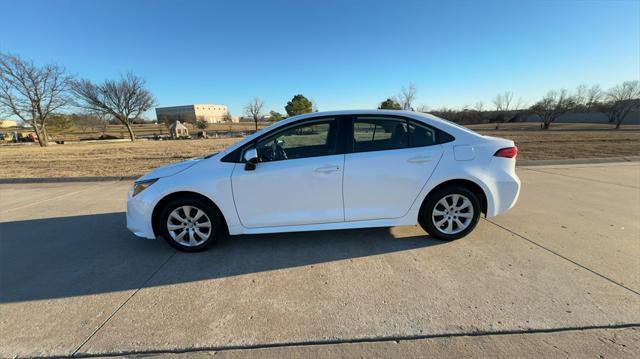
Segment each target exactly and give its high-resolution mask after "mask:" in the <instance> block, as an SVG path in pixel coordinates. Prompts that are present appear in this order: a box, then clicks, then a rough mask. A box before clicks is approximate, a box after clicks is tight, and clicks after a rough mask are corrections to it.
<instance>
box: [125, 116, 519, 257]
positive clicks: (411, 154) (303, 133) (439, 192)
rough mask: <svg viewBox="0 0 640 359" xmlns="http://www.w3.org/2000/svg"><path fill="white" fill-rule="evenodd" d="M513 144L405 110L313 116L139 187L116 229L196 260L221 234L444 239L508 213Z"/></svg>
mask: <svg viewBox="0 0 640 359" xmlns="http://www.w3.org/2000/svg"><path fill="white" fill-rule="evenodd" d="M516 154H517V148H516V147H515V146H514V143H513V141H510V140H505V139H501V138H495V137H488V136H482V135H480V134H478V133H476V132H473V131H471V130H469V129H467V128H464V127H461V126H458V125H456V124H454V123H451V122H449V121H445V120H442V119H439V118H437V117H434V116H431V115H427V114H421V113H416V112H405V111H386V110H362V111H337V112H316V113H309V114H305V115H300V116H295V117H291V118H288V119H286V120H283V121H280V122H277V123H275V124H273V125H271V126H269V127H267V128H265V129H262V130H260V131H258V132H256V133H255V134H253V135H251V136H247V137H246V138H244V139H243V140H241V141H240V142H238V143H237V144H235V145H233V146H231V147H229V148H227V149H226V150H224V151H222V152H220V153H216V154H212V155H210V156H206V157H203V158H198V159H194V160H188V161H184V162H180V163H176V164H172V165H168V166H165V167H161V168H158V169H156V170H154V171H151V172H150V173H148V174H146V175H144V176H142V177H141V178H139V179H138V180H137V181H136V182H135V184H134V186H133V189H132V191H131V192H130V194H129V199H128V202H127V227H128V228H129V230H131V231H132V232H133V233H134V234H135V235H137V236H140V237H144V238H156V237H158V236H161V237H163V238H164V239H165V240H167V241H168V242H169V243H170V244H171V245H172V246H174V247H176V248H177V249H179V250H183V251H189V252H193V251H200V250H203V249H205V248H206V247H207V246H208V245H209V244H211V243H212V242H214V241H215V240H216V239H217V238H218V237H220V236H221V235H223V234H229V235H238V234H255V233H275V232H292V231H317V230H332V229H346V228H364V227H391V226H401V225H415V224H416V223H419V224H420V225H421V226H422V228H424V229H425V230H426V231H427V232H428V233H429V234H430V235H431V236H433V237H435V238H439V239H443V240H453V239H457V238H461V237H464V236H465V235H467V234H468V233H469V232H471V231H472V230H473V228H474V227H475V226H476V224H477V223H478V220H479V217H480V215H481V214H484V215H485V216H486V217H487V218H489V217H493V216H496V215H498V214H501V213H504V212H505V211H507V210H508V209H509V208H511V207H512V206H513V205H514V204H515V202H516V200H517V198H518V193H519V191H520V180H519V179H518V177H517V176H516V173H515V162H516V160H515V157H516Z"/></svg>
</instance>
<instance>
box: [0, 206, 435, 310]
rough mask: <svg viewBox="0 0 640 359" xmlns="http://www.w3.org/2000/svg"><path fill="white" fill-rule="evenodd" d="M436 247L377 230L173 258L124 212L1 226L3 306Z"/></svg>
mask: <svg viewBox="0 0 640 359" xmlns="http://www.w3.org/2000/svg"><path fill="white" fill-rule="evenodd" d="M441 243H445V242H441V241H438V240H435V239H432V238H430V237H429V236H427V235H426V234H425V235H420V236H414V237H408V238H395V237H394V236H393V234H391V232H390V230H389V229H388V228H375V229H359V230H340V231H318V232H300V233H282V234H268V235H244V236H236V237H228V238H225V239H223V240H221V241H220V242H219V243H216V244H215V245H214V246H212V247H210V248H209V250H208V251H206V252H201V253H179V252H178V253H176V251H175V250H174V249H173V248H172V247H171V246H169V245H168V244H167V243H166V242H165V241H163V240H145V239H139V238H136V237H134V236H133V235H132V234H130V233H129V232H128V231H127V229H126V227H125V215H124V213H121V212H120V213H106V214H94V215H84V216H73V217H59V218H46V219H34V220H25V221H14V222H5V223H0V303H10V302H21V301H30V300H47V299H56V298H66V297H73V296H81V295H92V294H101V293H110V292H116V291H122V290H129V289H135V288H140V287H142V288H144V287H151V286H160V285H167V284H177V283H186V282H193V281H200V280H207V279H215V278H222V277H229V276H237V275H243V274H249V273H257V272H264V271H270V270H277V269H284V268H292V267H299V266H306V265H312V264H316V263H324V262H330V261H337V260H344V259H350V258H358V257H366V256H372V255H378V254H384V253H391V252H398V251H407V250H412V249H417V248H424V247H428V246H432V245H437V244H441ZM160 269H161V270H160ZM159 270H160V271H161V272H162V273H161V274H160V275H155V274H157V272H158V271H159ZM152 277H153V278H152Z"/></svg>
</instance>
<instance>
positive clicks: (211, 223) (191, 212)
mask: <svg viewBox="0 0 640 359" xmlns="http://www.w3.org/2000/svg"><path fill="white" fill-rule="evenodd" d="M221 224H222V220H221V215H220V213H219V212H218V210H217V209H216V208H214V207H213V206H211V205H210V204H209V203H207V202H205V201H202V200H200V199H198V198H184V199H175V200H172V201H170V202H169V203H167V205H166V206H165V207H164V209H163V210H162V214H161V215H160V222H159V225H160V228H161V230H162V237H163V238H164V239H165V240H166V241H167V242H169V244H171V245H172V246H174V247H175V248H177V249H179V250H181V251H184V252H198V251H202V250H204V249H206V248H207V247H208V246H209V245H210V244H211V243H213V242H215V241H216V240H217V239H218V237H219V236H220V234H221V233H222V225H221Z"/></svg>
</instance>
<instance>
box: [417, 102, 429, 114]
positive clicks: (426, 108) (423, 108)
mask: <svg viewBox="0 0 640 359" xmlns="http://www.w3.org/2000/svg"><path fill="white" fill-rule="evenodd" d="M417 110H418V112H422V113H427V112H429V106H427V105H425V104H422V105H420V106H418V109H417Z"/></svg>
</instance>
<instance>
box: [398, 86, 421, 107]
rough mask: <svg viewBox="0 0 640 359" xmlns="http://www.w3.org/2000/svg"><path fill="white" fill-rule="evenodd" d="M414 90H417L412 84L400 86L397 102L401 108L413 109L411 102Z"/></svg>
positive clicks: (414, 94)
mask: <svg viewBox="0 0 640 359" xmlns="http://www.w3.org/2000/svg"><path fill="white" fill-rule="evenodd" d="M416 92H417V90H416V86H415V85H414V84H409V86H407V87H404V86H402V89H401V90H400V94H399V95H398V102H399V103H400V105H401V106H402V109H403V110H413V108H412V104H413V101H414V100H415V98H416Z"/></svg>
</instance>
